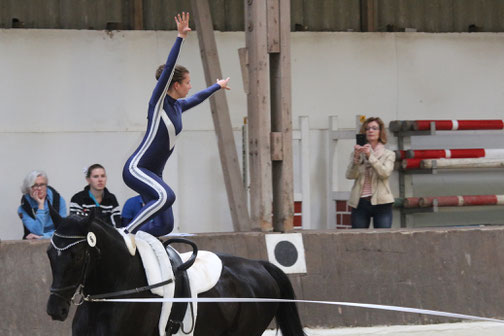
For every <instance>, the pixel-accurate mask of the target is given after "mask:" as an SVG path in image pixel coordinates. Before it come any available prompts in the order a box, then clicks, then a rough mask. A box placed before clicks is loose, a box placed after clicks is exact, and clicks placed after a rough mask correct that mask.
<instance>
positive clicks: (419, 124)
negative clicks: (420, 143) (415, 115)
mask: <svg viewBox="0 0 504 336" xmlns="http://www.w3.org/2000/svg"><path fill="white" fill-rule="evenodd" d="M431 122H434V124H435V127H436V130H439V131H467V130H500V129H504V121H503V120H415V121H414V122H413V130H415V131H428V130H430V127H431V126H430V125H431Z"/></svg>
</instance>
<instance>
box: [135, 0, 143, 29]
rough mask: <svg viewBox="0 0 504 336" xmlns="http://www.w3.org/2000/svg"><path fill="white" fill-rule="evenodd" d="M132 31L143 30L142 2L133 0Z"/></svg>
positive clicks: (141, 0)
mask: <svg viewBox="0 0 504 336" xmlns="http://www.w3.org/2000/svg"><path fill="white" fill-rule="evenodd" d="M133 29H134V30H143V29H144V26H143V0H133Z"/></svg>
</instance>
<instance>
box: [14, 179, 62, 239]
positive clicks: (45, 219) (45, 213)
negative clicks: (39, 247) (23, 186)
mask: <svg viewBox="0 0 504 336" xmlns="http://www.w3.org/2000/svg"><path fill="white" fill-rule="evenodd" d="M23 197H24V199H25V200H26V201H28V203H29V204H30V207H31V209H32V212H33V215H34V217H35V218H32V217H31V216H30V215H29V214H28V213H27V212H26V211H25V210H24V209H23V208H22V207H21V206H19V208H18V214H19V217H20V218H21V220H22V221H23V225H24V226H25V227H26V228H27V229H28V230H29V231H30V232H31V233H33V234H36V235H38V236H42V238H46V239H47V238H51V236H52V235H53V233H54V230H55V228H54V223H53V221H52V218H51V216H50V215H49V205H48V203H47V200H48V199H49V202H50V203H51V204H52V203H53V193H52V191H51V189H49V188H47V197H46V200H45V203H44V209H43V210H39V209H38V203H37V201H35V200H34V199H33V198H31V196H30V195H28V194H25V195H24V196H23ZM58 212H59V214H60V216H61V217H66V216H67V209H66V203H65V200H64V199H63V197H60V206H59V209H58Z"/></svg>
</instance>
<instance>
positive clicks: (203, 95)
mask: <svg viewBox="0 0 504 336" xmlns="http://www.w3.org/2000/svg"><path fill="white" fill-rule="evenodd" d="M182 43H183V39H182V38H180V37H177V40H176V41H175V44H174V45H173V47H172V49H171V51H170V54H169V55H168V60H167V61H166V65H165V68H164V70H163V73H162V74H161V76H160V77H159V80H158V82H157V85H156V87H155V88H154V92H153V93H152V97H151V99H150V101H149V110H148V114H147V120H148V121H147V131H146V132H145V136H144V138H143V140H142V142H141V143H140V146H139V147H138V148H137V150H136V151H135V152H134V153H133V155H131V157H130V158H129V159H128V161H126V164H125V165H124V169H123V179H124V182H125V183H126V184H127V185H128V187H130V188H131V189H133V190H135V191H136V192H138V193H139V194H140V195H141V196H142V199H143V201H144V203H145V206H144V207H143V208H142V209H141V210H140V212H139V213H137V214H136V216H135V217H134V218H133V220H132V221H131V222H130V223H129V225H128V226H127V227H126V230H127V231H128V232H132V233H135V232H136V231H138V230H144V231H146V232H149V233H151V234H152V235H155V236H161V235H165V234H168V233H170V232H171V231H172V230H173V211H172V208H171V206H172V204H173V202H175V193H174V192H173V190H172V189H171V188H170V187H169V186H168V185H167V184H166V183H165V182H164V181H163V179H162V174H163V169H164V167H165V164H166V161H167V160H168V158H169V157H170V155H171V153H172V152H173V148H174V146H175V138H176V136H177V135H178V134H179V133H180V132H181V131H182V112H184V111H186V110H188V109H190V108H192V107H194V106H196V105H198V104H199V103H201V102H203V101H204V100H205V99H207V98H208V97H210V96H211V95H212V94H213V93H214V92H216V91H217V90H219V89H220V88H221V87H220V85H219V84H214V85H212V86H210V87H209V88H207V89H205V90H202V91H200V92H198V93H196V94H195V95H193V96H191V97H189V98H187V99H178V100H177V99H173V98H172V97H170V96H169V95H167V91H168V86H169V84H170V81H171V78H172V76H173V70H174V68H175V64H176V62H177V58H178V55H179V52H180V48H181V46H182ZM150 219H153V222H154V223H152V222H150V225H147V226H145V228H143V229H142V225H143V224H144V223H146V222H147V221H149V220H150ZM152 224H153V225H152Z"/></svg>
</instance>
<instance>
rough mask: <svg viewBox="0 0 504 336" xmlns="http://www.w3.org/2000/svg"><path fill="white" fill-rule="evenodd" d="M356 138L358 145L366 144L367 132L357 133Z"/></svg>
mask: <svg viewBox="0 0 504 336" xmlns="http://www.w3.org/2000/svg"><path fill="white" fill-rule="evenodd" d="M355 140H356V142H357V145H359V146H364V145H365V144H367V140H366V134H356V135H355Z"/></svg>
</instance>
